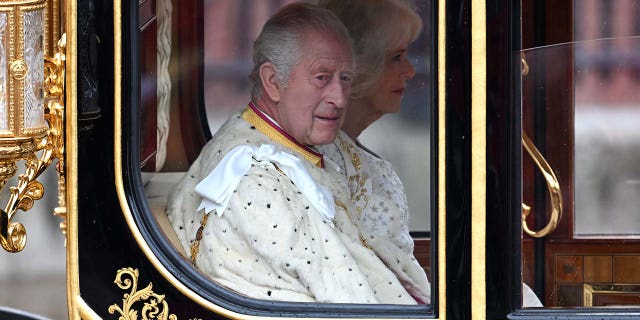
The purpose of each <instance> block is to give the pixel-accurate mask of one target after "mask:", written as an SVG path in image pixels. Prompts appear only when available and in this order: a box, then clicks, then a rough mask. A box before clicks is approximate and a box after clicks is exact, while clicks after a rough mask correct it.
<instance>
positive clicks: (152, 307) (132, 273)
mask: <svg viewBox="0 0 640 320" xmlns="http://www.w3.org/2000/svg"><path fill="white" fill-rule="evenodd" d="M123 276H128V277H130V279H129V278H127V279H122V277H123ZM114 283H115V284H117V285H118V287H120V289H123V290H127V289H130V291H129V293H125V294H124V296H123V299H122V308H121V307H120V306H118V305H117V304H112V305H110V306H109V309H108V310H109V313H110V314H114V313H115V312H118V313H119V314H120V317H119V318H118V319H120V320H136V319H138V318H139V317H138V310H136V309H134V308H133V305H134V304H135V303H137V302H144V304H143V305H142V309H141V310H140V316H141V317H142V319H145V320H147V319H159V320H166V319H169V320H177V319H178V318H177V317H176V315H175V314H169V305H168V304H167V301H165V300H164V295H160V294H157V293H154V292H153V290H152V287H153V284H152V283H149V285H148V286H147V287H146V288H144V289H141V290H138V269H133V268H122V269H120V270H118V273H117V274H116V280H115V281H114Z"/></svg>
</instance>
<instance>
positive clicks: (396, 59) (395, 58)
mask: <svg viewBox="0 0 640 320" xmlns="http://www.w3.org/2000/svg"><path fill="white" fill-rule="evenodd" d="M391 60H393V61H400V60H402V53H401V54H397V55H395V56H393V57H392V58H391Z"/></svg>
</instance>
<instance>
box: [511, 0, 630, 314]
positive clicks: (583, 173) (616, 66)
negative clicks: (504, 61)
mask: <svg viewBox="0 0 640 320" xmlns="http://www.w3.org/2000/svg"><path fill="white" fill-rule="evenodd" d="M523 3H524V5H523V47H524V48H525V49H524V50H523V51H522V52H520V53H518V55H519V57H518V60H520V59H522V61H523V76H522V107H523V136H526V137H528V138H530V141H525V142H523V143H524V144H526V145H527V148H526V151H523V159H524V160H523V165H524V167H523V188H524V190H523V202H524V204H523V207H524V205H526V206H527V208H526V209H523V210H525V211H527V212H530V213H531V214H530V215H529V217H528V218H527V220H526V221H525V222H523V223H524V226H525V227H526V228H528V229H529V230H526V232H525V235H524V239H523V273H524V279H523V281H524V282H525V283H527V284H528V285H530V286H531V287H532V288H533V289H534V291H535V292H536V293H537V295H538V297H540V298H541V300H542V302H543V305H544V306H545V307H579V306H585V307H587V306H599V307H605V306H619V305H627V306H629V305H633V306H637V305H638V303H639V302H640V300H638V293H639V292H640V290H639V288H638V286H637V283H638V281H639V280H640V278H638V276H637V272H636V270H637V269H638V267H640V242H638V239H639V238H640V237H639V236H640V220H639V218H638V214H637V212H638V207H639V206H640V197H639V196H640V169H639V168H640V167H638V165H637V163H638V160H640V153H639V152H638V150H640V131H639V130H638V129H637V126H636V125H635V123H637V122H638V121H640V112H639V111H640V109H639V106H640V68H639V66H640V59H639V56H638V54H637V53H638V50H640V28H639V24H638V23H637V19H636V18H635V17H636V15H637V13H638V12H640V1H605V0H603V1H600V0H594V1H573V2H572V1H566V2H557V3H555V4H557V5H558V7H557V8H556V9H557V10H555V11H554V13H547V15H546V16H545V17H544V19H545V20H546V21H545V22H546V26H547V28H546V29H545V30H542V31H541V30H540V29H541V28H544V27H540V26H544V25H545V22H542V21H537V22H535V19H534V18H533V15H530V12H533V10H534V5H533V4H532V2H529V1H523ZM536 19H540V16H538V18H536ZM535 25H538V27H537V28H536V27H534V26H535ZM545 32H546V34H545ZM526 137H525V140H527V138H526ZM532 147H535V149H537V150H538V151H540V153H539V154H538V155H537V156H536V155H535V153H536V151H535V150H533V148H532ZM523 150H525V149H523ZM532 150H533V151H532ZM529 155H531V157H529ZM532 160H533V161H532ZM536 162H537V163H536ZM545 162H546V164H547V165H548V167H547V169H544V167H545V164H544V163H545ZM540 163H542V164H540ZM541 173H544V175H543V174H541ZM547 227H548V228H547Z"/></svg>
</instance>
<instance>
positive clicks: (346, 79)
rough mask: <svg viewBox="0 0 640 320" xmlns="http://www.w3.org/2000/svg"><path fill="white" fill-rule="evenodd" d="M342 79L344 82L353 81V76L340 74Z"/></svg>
mask: <svg viewBox="0 0 640 320" xmlns="http://www.w3.org/2000/svg"><path fill="white" fill-rule="evenodd" d="M340 81H342V82H351V76H350V75H341V76H340Z"/></svg>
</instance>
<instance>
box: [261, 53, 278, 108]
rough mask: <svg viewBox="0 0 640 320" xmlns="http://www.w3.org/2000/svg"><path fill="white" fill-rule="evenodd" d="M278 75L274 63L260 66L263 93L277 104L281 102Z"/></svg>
mask: <svg viewBox="0 0 640 320" xmlns="http://www.w3.org/2000/svg"><path fill="white" fill-rule="evenodd" d="M277 75H278V73H277V71H276V69H275V68H274V66H273V63H271V62H265V63H263V64H262V65H261V66H260V81H262V88H263V91H264V93H266V94H267V96H269V98H270V99H271V100H272V101H274V102H276V103H278V102H280V83H278V78H277Z"/></svg>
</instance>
